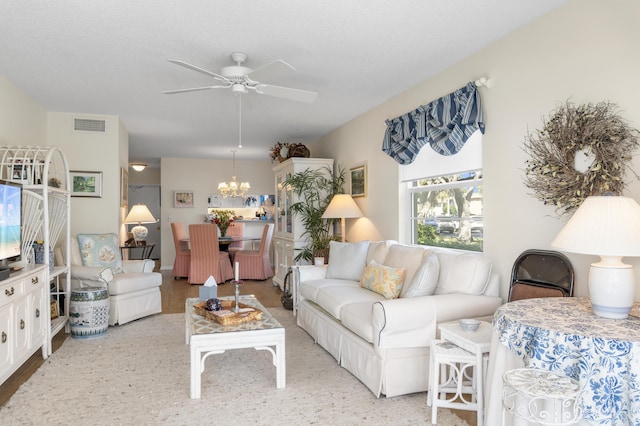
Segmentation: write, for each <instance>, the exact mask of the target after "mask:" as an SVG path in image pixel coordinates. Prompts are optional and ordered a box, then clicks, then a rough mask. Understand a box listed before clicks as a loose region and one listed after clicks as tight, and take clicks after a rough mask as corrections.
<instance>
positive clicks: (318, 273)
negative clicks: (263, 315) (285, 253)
mask: <svg viewBox="0 0 640 426" xmlns="http://www.w3.org/2000/svg"><path fill="white" fill-rule="evenodd" d="M291 271H292V273H291V288H290V289H289V290H290V291H291V292H292V293H293V294H292V295H293V315H297V314H298V303H299V302H300V292H299V288H300V283H301V282H305V281H311V280H321V279H323V278H326V276H327V265H323V266H315V265H294V266H292V267H291Z"/></svg>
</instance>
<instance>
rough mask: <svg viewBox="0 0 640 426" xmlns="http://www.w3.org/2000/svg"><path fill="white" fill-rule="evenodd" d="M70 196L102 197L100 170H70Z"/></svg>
mask: <svg viewBox="0 0 640 426" xmlns="http://www.w3.org/2000/svg"><path fill="white" fill-rule="evenodd" d="M69 178H70V179H71V196H72V197H94V198H102V172H83V171H73V170H72V171H70V172H69Z"/></svg>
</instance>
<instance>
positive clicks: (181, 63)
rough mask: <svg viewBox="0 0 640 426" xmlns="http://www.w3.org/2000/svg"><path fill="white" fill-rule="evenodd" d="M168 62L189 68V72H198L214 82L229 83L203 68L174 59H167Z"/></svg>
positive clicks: (224, 78)
mask: <svg viewBox="0 0 640 426" xmlns="http://www.w3.org/2000/svg"><path fill="white" fill-rule="evenodd" d="M169 62H171V63H173V64H176V65H180V66H181V67H185V68H189V69H190V70H193V71H197V72H200V73H202V74H205V75H208V76H209V77H213V78H215V79H216V80H220V81H227V82H228V81H229V80H228V79H227V78H226V77H223V76H221V75H220V74H216V73H214V72H211V71H207V70H205V69H203V68H200V67H197V66H195V65H191V64H189V63H186V62H184V61H179V60H176V59H169Z"/></svg>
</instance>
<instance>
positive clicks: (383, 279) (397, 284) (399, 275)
mask: <svg viewBox="0 0 640 426" xmlns="http://www.w3.org/2000/svg"><path fill="white" fill-rule="evenodd" d="M405 274H406V270H405V269H400V268H392V267H390V266H385V265H380V264H379V263H377V262H376V261H375V260H373V261H371V263H370V264H369V265H368V266H367V267H366V268H364V272H363V273H362V277H361V278H360V287H362V288H366V289H368V290H371V291H375V292H376V293H378V294H381V295H382V296H384V297H385V299H395V298H397V297H398V296H399V295H400V292H401V291H402V285H403V284H404V277H405Z"/></svg>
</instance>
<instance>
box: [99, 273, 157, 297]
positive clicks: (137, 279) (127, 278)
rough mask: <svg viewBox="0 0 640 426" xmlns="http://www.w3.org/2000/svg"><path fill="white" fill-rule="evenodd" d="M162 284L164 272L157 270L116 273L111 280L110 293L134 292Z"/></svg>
mask: <svg viewBox="0 0 640 426" xmlns="http://www.w3.org/2000/svg"><path fill="white" fill-rule="evenodd" d="M161 285H162V274H159V273H157V272H152V273H145V272H127V273H125V274H115V275H114V276H113V280H111V281H110V282H109V294H110V295H112V296H115V295H118V294H125V293H132V292H136V291H141V290H147V289H149V288H154V287H159V286H161Z"/></svg>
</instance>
